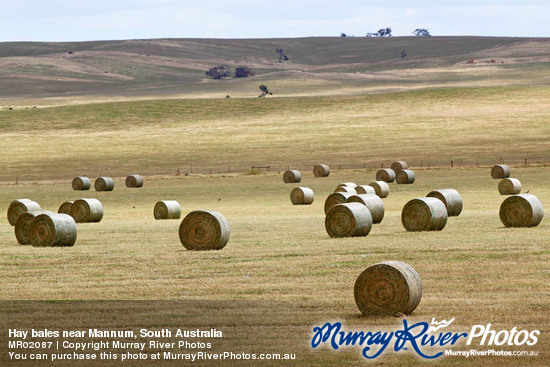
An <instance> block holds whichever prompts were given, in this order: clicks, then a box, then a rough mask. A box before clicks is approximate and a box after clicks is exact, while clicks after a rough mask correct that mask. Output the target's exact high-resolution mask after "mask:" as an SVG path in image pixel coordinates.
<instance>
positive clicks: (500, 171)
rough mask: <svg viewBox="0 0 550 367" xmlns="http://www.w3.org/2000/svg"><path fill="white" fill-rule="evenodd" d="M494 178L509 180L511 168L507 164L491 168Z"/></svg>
mask: <svg viewBox="0 0 550 367" xmlns="http://www.w3.org/2000/svg"><path fill="white" fill-rule="evenodd" d="M491 177H492V178H508V177H510V167H508V166H507V165H506V164H497V165H495V166H493V168H491Z"/></svg>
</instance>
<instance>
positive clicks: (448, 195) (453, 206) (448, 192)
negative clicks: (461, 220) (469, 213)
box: [426, 189, 462, 217]
mask: <svg viewBox="0 0 550 367" xmlns="http://www.w3.org/2000/svg"><path fill="white" fill-rule="evenodd" d="M426 197H430V198H437V199H439V200H441V201H442V202H443V204H444V205H445V207H446V208H447V216H449V217H456V216H458V215H459V214H460V212H462V196H460V194H459V193H458V191H456V190H455V189H442V190H434V191H430V192H429V193H428V195H426Z"/></svg>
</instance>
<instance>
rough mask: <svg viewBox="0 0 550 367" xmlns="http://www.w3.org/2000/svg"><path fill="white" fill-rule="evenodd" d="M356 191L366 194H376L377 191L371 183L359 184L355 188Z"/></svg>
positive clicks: (359, 193)
mask: <svg viewBox="0 0 550 367" xmlns="http://www.w3.org/2000/svg"><path fill="white" fill-rule="evenodd" d="M355 191H356V192H357V194H358V195H366V194H373V195H375V194H376V192H375V191H374V187H372V186H370V185H358V186H357V187H356V188H355Z"/></svg>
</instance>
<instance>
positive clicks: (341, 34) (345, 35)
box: [340, 32, 348, 37]
mask: <svg viewBox="0 0 550 367" xmlns="http://www.w3.org/2000/svg"><path fill="white" fill-rule="evenodd" d="M347 36H348V35H347V34H345V33H344V32H342V33H340V37H347Z"/></svg>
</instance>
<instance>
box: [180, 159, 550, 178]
mask: <svg viewBox="0 0 550 367" xmlns="http://www.w3.org/2000/svg"><path fill="white" fill-rule="evenodd" d="M406 162H407V164H408V166H409V167H410V168H415V169H432V168H433V169H441V168H487V167H489V168H490V167H492V166H494V165H495V164H506V165H508V166H511V167H546V166H550V162H546V161H541V160H537V159H529V158H522V159H517V158H514V159H505V158H500V159H497V160H496V161H495V160H489V159H475V160H472V159H451V160H431V159H430V160H406ZM319 163H324V164H327V165H328V166H329V167H330V169H331V170H332V171H343V170H377V169H381V168H390V166H391V164H392V161H385V162H380V161H375V160H371V161H365V162H362V163H361V162H346V163H339V162H338V161H320V162H316V163H315V164H319ZM313 166H314V164H311V163H303V162H298V163H296V162H295V163H294V164H282V163H275V164H268V163H266V164H257V163H255V164H250V165H246V164H241V165H232V166H221V165H212V166H211V167H197V166H182V167H178V168H176V170H175V172H174V173H175V174H177V175H192V174H201V175H205V174H207V175H208V174H210V175H214V174H246V173H248V174H260V173H269V172H276V173H281V172H284V171H287V170H290V169H296V170H299V171H304V172H307V171H312V170H313Z"/></svg>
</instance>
